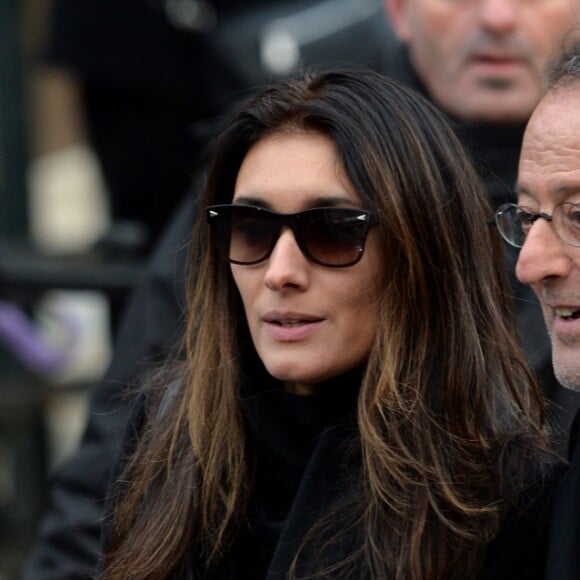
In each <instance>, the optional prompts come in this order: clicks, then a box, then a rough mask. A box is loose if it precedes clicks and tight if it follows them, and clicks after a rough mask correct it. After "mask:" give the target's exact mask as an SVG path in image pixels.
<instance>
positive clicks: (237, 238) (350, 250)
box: [206, 204, 376, 268]
mask: <svg viewBox="0 0 580 580" xmlns="http://www.w3.org/2000/svg"><path fill="white" fill-rule="evenodd" d="M206 211H207V218H208V221H209V223H210V225H211V227H212V228H213V233H214V236H215V237H214V239H215V243H216V247H217V249H218V251H219V253H220V254H221V255H222V256H223V257H224V258H225V259H226V260H227V261H228V262H231V263H233V264H241V265H246V266H250V265H252V264H258V263H259V262H263V261H264V260H267V259H268V258H269V257H270V255H271V253H272V251H273V250H274V246H275V245H276V242H277V241H278V238H279V237H280V232H281V231H282V228H284V227H287V228H290V230H291V231H292V233H293V234H294V238H295V239H296V243H297V244H298V247H299V248H300V251H301V252H302V253H303V254H304V256H306V257H307V258H308V259H309V260H311V261H312V262H315V263H316V264H320V265H322V266H328V267H329V268H346V267H347V266H352V265H353V264H356V263H357V262H358V261H359V260H360V259H361V258H362V255H363V252H364V249H365V241H366V237H367V234H368V232H369V229H370V228H371V226H372V225H374V224H375V223H376V220H375V219H374V215H373V214H372V213H371V212H369V211H365V210H363V209H353V208H342V207H336V208H327V207H321V208H314V209H308V210H306V211H302V212H299V213H292V214H281V213H276V212H273V211H270V210H268V209H264V208H263V207H255V206H251V205H242V204H237V205H236V204H233V205H212V206H209V207H208V208H207V210H206Z"/></svg>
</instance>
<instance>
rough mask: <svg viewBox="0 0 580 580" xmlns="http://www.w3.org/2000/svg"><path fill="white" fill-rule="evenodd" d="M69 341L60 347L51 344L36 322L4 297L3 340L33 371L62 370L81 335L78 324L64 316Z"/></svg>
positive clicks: (0, 329)
mask: <svg viewBox="0 0 580 580" xmlns="http://www.w3.org/2000/svg"><path fill="white" fill-rule="evenodd" d="M62 321H63V323H64V325H65V327H66V329H67V331H68V332H67V340H66V341H65V344H64V345H62V346H61V347H60V348H58V349H55V348H54V346H53V345H50V344H47V343H46V341H45V340H44V339H43V337H42V335H41V334H40V332H39V331H38V328H37V327H36V326H35V324H34V323H33V322H32V321H31V320H30V319H29V318H28V316H27V315H26V314H25V313H24V312H23V311H22V310H21V309H20V308H19V307H18V306H16V305H15V304H12V303H11V302H6V301H3V300H0V341H2V342H3V343H4V344H5V345H6V347H7V348H8V349H9V350H10V351H11V352H12V353H13V354H14V355H15V356H16V357H17V358H18V359H19V360H20V361H21V362H22V363H23V364H24V365H25V366H26V367H28V368H29V369H30V370H31V371H33V372H35V373H39V374H50V373H54V372H57V371H59V370H60V369H62V368H63V367H64V366H65V365H66V363H67V360H68V357H69V354H70V352H71V349H72V346H73V345H74V343H75V341H76V339H77V337H78V331H79V329H78V324H76V323H75V321H74V320H73V319H72V318H71V317H68V318H67V317H64V316H63V317H62Z"/></svg>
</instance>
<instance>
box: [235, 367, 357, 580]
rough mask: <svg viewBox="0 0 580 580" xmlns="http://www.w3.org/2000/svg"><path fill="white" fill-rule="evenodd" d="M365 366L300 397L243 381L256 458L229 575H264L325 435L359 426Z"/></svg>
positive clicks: (270, 382) (247, 577)
mask: <svg viewBox="0 0 580 580" xmlns="http://www.w3.org/2000/svg"><path fill="white" fill-rule="evenodd" d="M361 374H362V373H361V370H360V369H357V370H355V371H351V372H349V373H346V374H344V375H341V376H340V377H337V378H335V379H332V380H329V381H326V382H325V383H322V384H319V385H317V389H316V391H315V393H313V394H312V395H307V396H300V395H296V394H293V393H290V392H288V391H286V390H284V389H283V388H282V386H281V384H280V383H279V382H277V381H274V380H272V379H266V380H264V379H262V380H260V381H259V383H260V384H256V383H255V382H254V383H253V384H252V385H251V386H244V387H243V388H242V389H241V391H240V403H241V406H242V410H243V413H244V416H245V418H246V422H247V431H248V437H249V443H250V445H249V447H250V453H251V454H252V455H253V456H254V458H255V470H254V478H253V490H252V494H251V497H250V501H249V505H248V509H247V514H246V519H245V522H244V524H243V525H242V528H241V530H240V532H239V534H238V536H237V538H236V540H235V543H234V545H233V548H232V553H231V556H230V557H228V558H227V560H228V564H227V565H226V567H227V568H228V572H227V574H224V576H225V577H227V578H236V579H242V578H243V579H244V580H250V579H251V580H254V579H256V580H258V579H260V580H262V579H263V578H264V577H265V575H266V572H267V569H268V566H269V563H270V561H271V559H272V556H273V554H274V551H275V550H276V546H277V544H278V539H279V537H280V533H281V531H282V529H283V527H284V524H285V522H286V517H287V515H288V513H289V511H290V508H291V506H292V502H293V500H294V498H295V496H296V493H297V490H298V488H299V486H300V483H301V481H302V476H303V474H304V471H305V469H306V466H307V464H308V462H309V460H310V457H311V455H312V452H313V450H314V448H315V447H316V444H317V441H318V439H319V437H320V435H321V434H322V433H323V432H324V431H326V430H328V429H331V428H333V427H335V426H338V425H344V424H352V425H353V427H354V425H356V423H355V421H356V406H357V397H358V391H359V388H360V382H361Z"/></svg>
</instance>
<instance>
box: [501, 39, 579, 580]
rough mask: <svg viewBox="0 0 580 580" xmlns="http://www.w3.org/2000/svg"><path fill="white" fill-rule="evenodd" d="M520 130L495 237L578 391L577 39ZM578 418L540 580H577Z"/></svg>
mask: <svg viewBox="0 0 580 580" xmlns="http://www.w3.org/2000/svg"><path fill="white" fill-rule="evenodd" d="M549 83H550V84H549V87H550V88H549V89H548V92H547V93H546V95H545V96H544V98H543V99H542V100H541V101H540V103H539V105H538V107H537V108H536V110H535V111H534V113H533V115H532V117H531V119H530V122H529V124H528V126H527V129H526V132H525V135H524V141H523V145H522V153H521V158H520V165H519V175H518V182H517V193H518V200H517V205H515V204H507V205H504V206H502V207H500V208H499V209H498V211H497V212H496V224H497V227H498V229H499V232H500V234H501V235H502V237H503V238H504V239H505V240H506V242H508V243H509V244H511V245H512V246H514V247H517V248H521V251H520V255H519V259H518V262H517V266H516V274H517V276H518V278H519V279H520V280H521V281H522V282H523V283H525V284H529V285H531V287H532V288H533V289H534V291H535V293H536V294H537V296H538V298H539V301H540V304H541V306H542V310H543V313H544V318H545V321H546V326H547V328H548V332H549V334H550V338H551V341H552V358H553V363H554V369H555V372H556V376H557V377H558V379H559V380H560V382H561V383H562V385H564V386H566V387H568V388H569V389H573V390H576V391H580V40H578V41H577V42H576V44H575V45H574V46H573V47H572V48H571V49H569V50H568V51H567V52H566V53H565V54H564V55H563V57H562V58H561V59H560V61H559V62H558V64H557V65H556V66H555V67H554V68H553V69H552V71H551V73H550V76H549ZM579 430H580V414H579V415H577V417H576V420H575V423H574V426H573V428H572V436H571V439H570V456H571V467H570V470H569V472H568V473H567V475H566V476H565V477H564V479H563V480H562V481H561V483H560V485H559V487H558V490H557V493H556V497H555V500H554V506H553V515H552V523H551V535H550V551H549V559H548V568H547V576H546V578H547V580H577V579H578V578H580V446H579V445H578V434H579V433H578V431H579Z"/></svg>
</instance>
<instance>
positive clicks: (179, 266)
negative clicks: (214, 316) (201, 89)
mask: <svg viewBox="0 0 580 580" xmlns="http://www.w3.org/2000/svg"><path fill="white" fill-rule="evenodd" d="M379 70H382V72H385V73H386V74H387V75H389V76H391V77H392V78H394V79H397V80H400V81H401V82H403V83H404V84H407V85H409V86H411V87H413V88H415V89H417V90H418V91H419V92H422V93H423V94H425V90H424V89H423V87H422V86H421V84H420V83H419V81H418V79H417V77H416V76H415V75H414V73H413V70H412V68H411V66H410V64H409V62H408V59H407V56H406V53H405V51H404V50H402V49H401V50H400V51H399V52H398V53H397V54H396V55H395V56H394V57H393V58H389V60H388V61H386V62H385V63H384V64H383V66H382V67H381V68H380V69H379ZM451 121H452V124H453V125H454V127H455V129H456V131H457V133H458V135H459V137H460V139H461V140H462V141H463V143H464V144H465V145H466V146H467V148H468V150H469V151H470V153H471V154H472V158H473V161H474V164H475V166H476V168H477V169H478V171H479V173H480V175H481V176H482V178H483V180H484V182H485V185H486V187H487V189H488V191H489V195H490V199H491V201H492V205H493V206H494V207H497V206H498V205H500V203H502V202H504V201H506V200H510V201H513V185H514V183H515V180H516V175H517V164H518V157H519V151H520V146H521V140H522V136H523V130H524V126H523V125H522V126H515V127H507V128H506V127H495V126H481V125H468V124H465V123H460V122H457V121H456V120H451ZM192 197H193V194H192ZM193 205H194V204H193V200H187V201H186V202H185V205H184V207H183V208H182V210H181V211H180V212H178V215H177V217H176V218H175V220H174V221H173V223H172V224H171V225H170V227H169V229H168V233H167V234H166V236H165V239H164V240H163V241H162V242H161V244H160V246H159V247H158V249H157V251H156V252H155V254H154V257H153V259H152V263H151V268H150V271H149V274H148V277H147V280H146V281H145V283H144V285H143V286H142V287H141V288H139V289H138V290H137V291H136V294H135V296H134V298H133V300H132V301H131V305H130V306H129V309H128V312H127V313H126V316H125V320H124V323H123V325H122V329H121V332H120V335H119V338H118V341H117V345H116V349H115V355H114V360H113V363H112V365H111V368H110V370H109V372H108V373H107V376H106V377H105V379H104V381H103V382H102V383H101V384H100V385H99V387H98V388H97V390H96V392H95V396H94V401H93V404H92V407H91V412H90V416H89V421H88V426H87V429H86V432H85V435H84V438H83V441H82V443H81V446H80V448H79V450H78V451H77V453H76V454H75V455H74V456H73V458H72V459H71V461H70V462H69V463H68V464H67V465H66V467H65V468H64V469H62V470H61V471H60V472H58V473H57V474H56V475H55V477H54V480H53V481H52V484H51V500H50V505H49V509H48V511H47V513H46V516H45V518H44V520H43V522H42V525H41V527H40V530H39V539H38V544H37V547H36V549H35V550H34V552H33V553H32V556H31V559H30V561H29V563H28V567H27V570H26V572H25V574H24V580H69V579H70V580H72V579H79V578H88V577H90V575H91V573H92V572H93V570H94V566H95V564H96V562H97V558H98V553H99V549H100V544H99V532H100V522H99V520H100V518H101V516H102V511H103V502H104V497H105V493H106V488H107V482H108V479H109V471H110V468H111V465H112V464H113V462H114V461H115V458H116V455H117V450H118V438H119V434H120V432H122V426H123V425H124V423H125V421H126V417H127V413H128V407H129V403H128V399H127V397H126V395H127V392H128V389H127V385H134V384H135V383H136V382H138V377H139V375H140V374H142V372H143V363H144V362H147V361H150V360H151V359H152V358H155V357H159V355H160V354H162V353H164V352H166V351H167V349H168V348H169V347H170V346H171V345H172V344H173V342H174V340H175V337H176V336H178V335H179V332H180V330H181V328H182V321H183V302H184V298H183V296H184V284H183V278H184V272H185V267H186V262H187V250H186V244H185V241H186V240H187V239H188V236H189V233H190V230H191V225H192V220H193V213H194V211H193ZM506 261H507V267H508V270H510V275H511V281H512V286H513V293H514V296H515V299H516V308H517V321H518V328H519V330H520V333H521V336H522V339H523V344H524V348H525V350H526V354H527V356H528V359H529V361H530V362H531V364H532V366H533V368H534V370H535V371H536V373H537V375H538V377H539V378H540V381H541V384H542V387H543V390H544V393H545V394H546V395H547V397H548V399H550V400H551V401H554V402H555V404H554V405H553V407H552V408H551V411H550V414H551V415H552V416H553V418H554V420H555V422H556V424H558V425H560V428H561V429H563V430H566V429H567V426H568V424H569V421H570V419H569V417H571V416H572V411H573V410H575V409H576V408H577V406H578V397H575V398H574V397H573V396H571V395H569V394H568V393H566V392H565V391H564V390H563V389H562V388H561V387H560V386H559V384H558V383H557V381H556V379H555V378H554V375H553V372H552V365H551V355H550V343H549V339H548V337H547V334H546V331H545V326H544V323H543V319H542V315H541V312H540V309H539V306H538V305H537V301H536V299H535V297H534V295H533V293H532V292H531V291H530V290H529V289H528V288H527V287H524V286H522V285H520V284H518V283H517V281H516V280H515V278H514V276H513V272H512V271H513V264H514V263H515V257H514V256H513V255H512V256H509V257H508V258H507V260H506ZM506 299H507V298H506ZM556 405H562V406H563V410H562V411H558V407H557V406H556ZM563 438H564V436H563V435H561V436H560V438H559V442H560V441H562V439H563Z"/></svg>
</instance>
